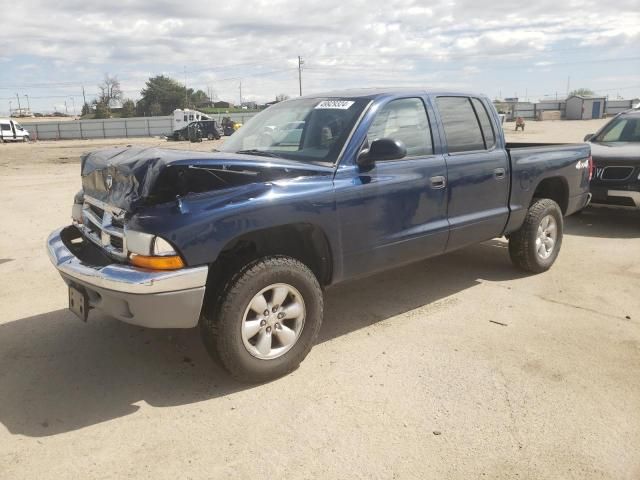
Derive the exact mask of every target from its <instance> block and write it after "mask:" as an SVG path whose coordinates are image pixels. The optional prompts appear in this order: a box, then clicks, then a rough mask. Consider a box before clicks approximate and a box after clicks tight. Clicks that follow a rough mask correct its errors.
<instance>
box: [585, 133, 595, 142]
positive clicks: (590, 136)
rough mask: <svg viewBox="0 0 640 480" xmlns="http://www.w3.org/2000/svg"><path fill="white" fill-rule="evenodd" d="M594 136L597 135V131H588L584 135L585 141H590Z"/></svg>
mask: <svg viewBox="0 0 640 480" xmlns="http://www.w3.org/2000/svg"><path fill="white" fill-rule="evenodd" d="M594 136H595V133H587V134H586V135H585V136H584V141H585V142H588V141H589V140H591V139H592V138H593V137H594Z"/></svg>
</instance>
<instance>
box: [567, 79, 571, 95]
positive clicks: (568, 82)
mask: <svg viewBox="0 0 640 480" xmlns="http://www.w3.org/2000/svg"><path fill="white" fill-rule="evenodd" d="M570 88H571V76H570V75H569V76H568V77H567V98H569V89H570Z"/></svg>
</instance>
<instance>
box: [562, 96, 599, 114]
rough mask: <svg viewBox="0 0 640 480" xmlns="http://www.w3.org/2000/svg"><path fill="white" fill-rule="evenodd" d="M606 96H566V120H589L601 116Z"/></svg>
mask: <svg viewBox="0 0 640 480" xmlns="http://www.w3.org/2000/svg"><path fill="white" fill-rule="evenodd" d="M606 101H607V99H606V97H584V96H582V95H572V96H570V97H569V98H567V106H566V109H567V112H566V119H567V120H589V119H591V118H603V117H604V109H605V103H606Z"/></svg>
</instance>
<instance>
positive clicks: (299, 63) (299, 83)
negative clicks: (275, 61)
mask: <svg viewBox="0 0 640 480" xmlns="http://www.w3.org/2000/svg"><path fill="white" fill-rule="evenodd" d="M302 65H304V60H302V57H301V56H300V55H298V86H299V87H300V96H302Z"/></svg>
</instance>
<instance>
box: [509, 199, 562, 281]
mask: <svg viewBox="0 0 640 480" xmlns="http://www.w3.org/2000/svg"><path fill="white" fill-rule="evenodd" d="M562 230H563V219H562V211H561V210H560V207H559V206H558V204H557V203H556V202H554V201H553V200H550V199H548V198H543V199H539V200H536V201H535V202H534V203H533V204H532V205H531V206H530V207H529V211H528V212H527V216H526V217H525V220H524V223H523V224H522V226H521V227H520V229H519V230H517V231H515V232H513V233H511V235H510V236H509V255H510V257H511V261H512V262H513V264H514V265H515V266H516V267H518V268H520V269H522V270H525V271H527V272H532V273H541V272H545V271H547V270H549V268H551V266H552V265H553V263H554V262H555V260H556V258H557V257H558V253H559V252H560V247H561V246H562Z"/></svg>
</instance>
